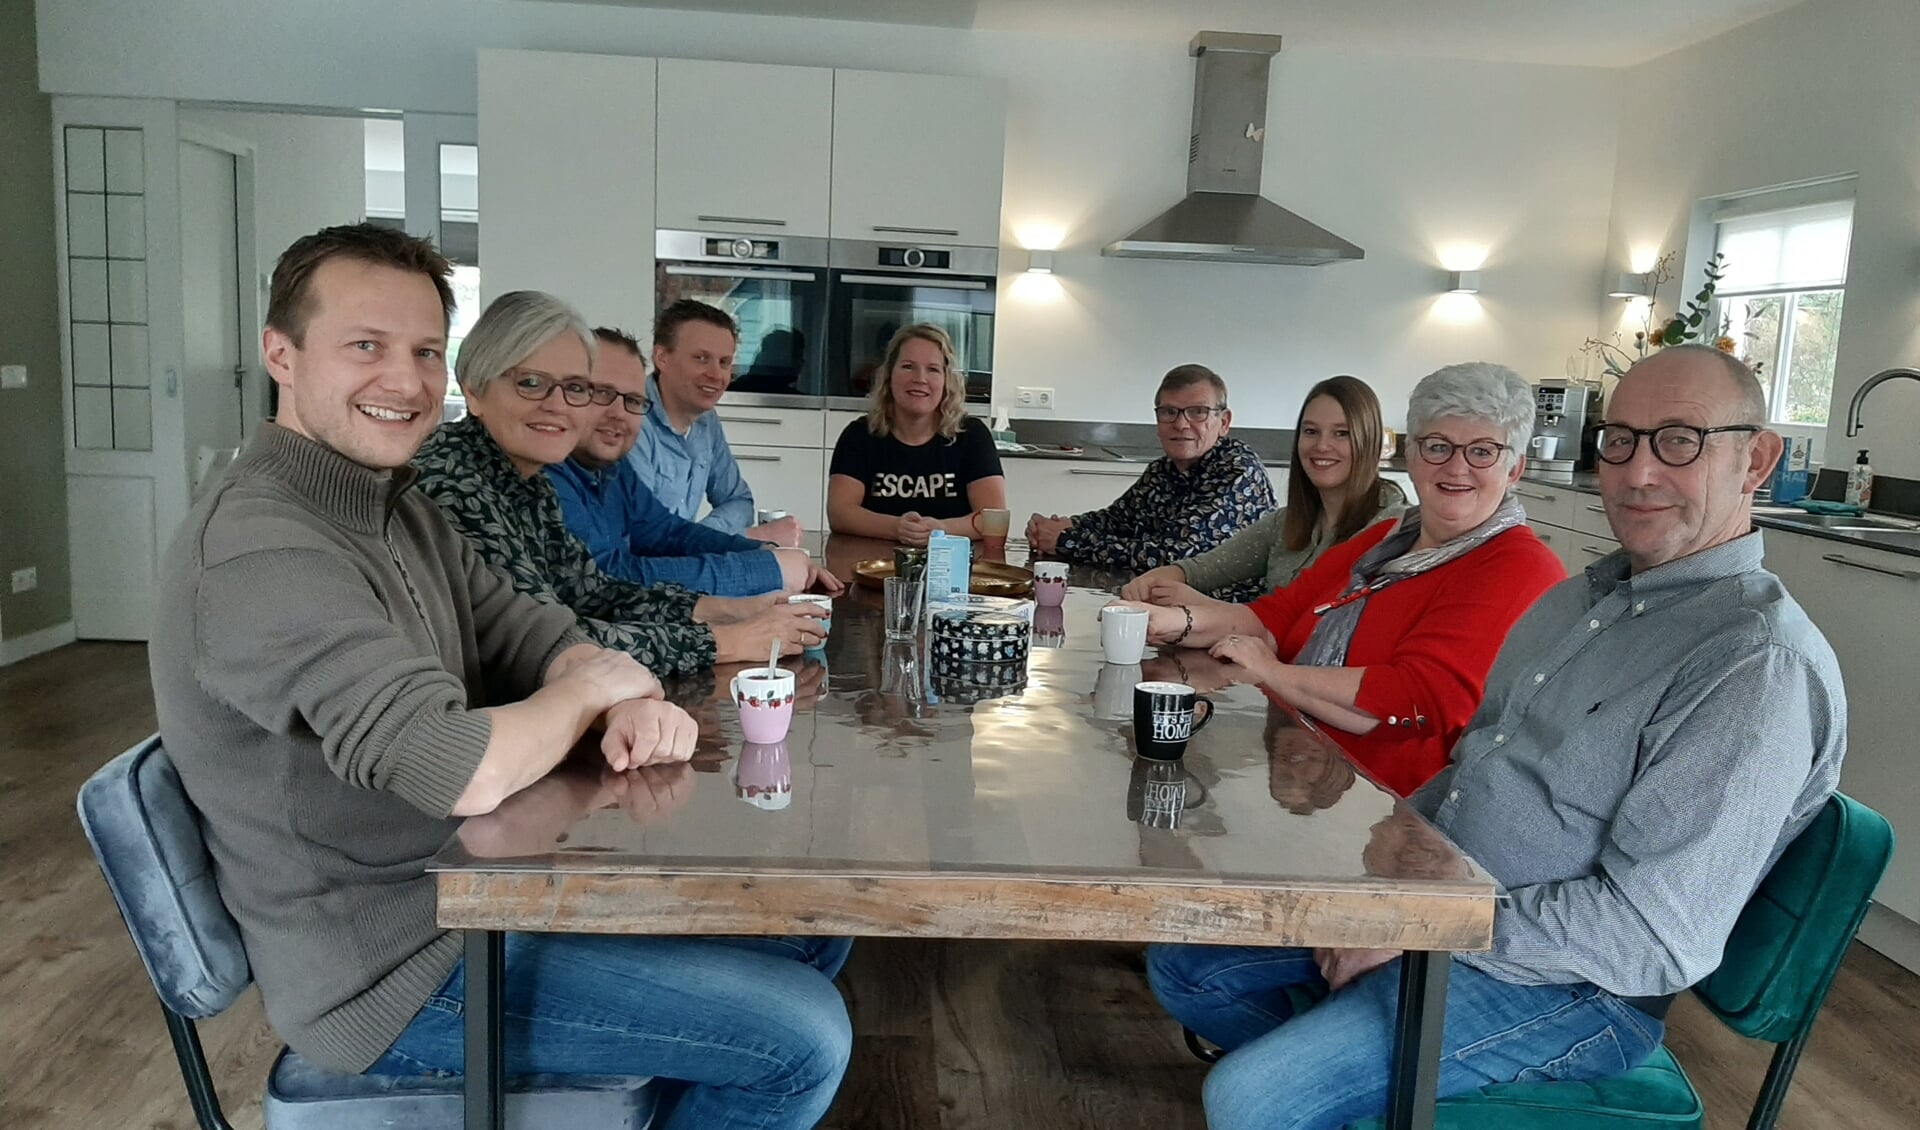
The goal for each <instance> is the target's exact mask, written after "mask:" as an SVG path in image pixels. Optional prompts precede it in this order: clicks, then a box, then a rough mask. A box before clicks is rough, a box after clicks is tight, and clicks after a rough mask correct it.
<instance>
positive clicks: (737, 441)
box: [714, 401, 824, 451]
mask: <svg viewBox="0 0 1920 1130" xmlns="http://www.w3.org/2000/svg"><path fill="white" fill-rule="evenodd" d="M714 415H715V416H716V417H718V418H719V420H720V426H721V427H722V428H723V429H724V430H725V431H726V433H727V444H728V446H730V447H738V446H740V445H741V444H746V445H747V446H749V447H810V448H813V449H814V450H816V451H817V450H819V448H820V446H821V442H820V434H821V433H820V428H821V417H822V416H823V415H824V413H823V412H822V411H821V410H820V409H818V408H762V407H756V406H752V405H743V406H740V407H735V406H733V405H731V404H727V403H726V402H724V401H722V402H721V404H720V407H718V408H716V409H714Z"/></svg>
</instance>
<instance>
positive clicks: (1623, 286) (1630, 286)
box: [1607, 271, 1647, 299]
mask: <svg viewBox="0 0 1920 1130" xmlns="http://www.w3.org/2000/svg"><path fill="white" fill-rule="evenodd" d="M1607 297H1608V298H1627V299H1633V298H1645V297H1647V275H1646V273H1645V272H1642V273H1639V274H1635V273H1634V272H1632V271H1622V272H1620V273H1619V274H1617V275H1615V276H1613V285H1612V286H1611V287H1608V288H1607Z"/></svg>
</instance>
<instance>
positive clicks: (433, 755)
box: [180, 549, 493, 817]
mask: <svg viewBox="0 0 1920 1130" xmlns="http://www.w3.org/2000/svg"><path fill="white" fill-rule="evenodd" d="M290 590H296V591H297V592H298V593H299V599H297V600H290V599H288V597H287V594H288V592H289V591H290ZM194 619H195V633H194V634H195V649H194V650H195V654H194V656H193V657H192V662H193V664H194V675H195V678H196V679H197V680H198V681H199V683H200V685H201V687H202V688H203V689H205V690H206V692H207V693H208V694H210V695H212V696H213V697H214V698H216V699H218V700H219V701H221V702H224V703H226V704H227V705H228V706H230V707H232V708H233V709H235V710H237V711H239V712H240V713H242V714H244V715H246V716H247V717H248V718H249V719H250V720H252V721H253V722H254V724H255V725H258V726H260V727H261V728H262V729H264V730H267V731H268V732H270V733H275V734H299V733H301V732H302V731H305V732H309V733H312V734H313V735H314V736H315V737H317V738H319V740H320V745H321V751H322V754H323V756H324V757H325V758H326V763H327V767H328V768H329V769H330V770H332V772H333V773H334V774H335V775H336V776H338V777H340V778H341V779H342V780H344V781H346V782H347V783H349V784H352V785H356V786H358V787H361V788H368V789H381V790H385V791H388V792H392V793H394V794H395V795H397V796H399V797H400V798H401V799H403V800H405V801H407V802H408V803H409V804H411V805H413V806H414V807H416V808H418V809H420V810H422V811H424V812H426V813H428V814H430V815H433V816H437V817H444V816H446V815H448V814H449V813H451V812H452V811H453V805H454V802H455V801H456V800H457V799H459V796H460V794H461V793H462V792H464V791H465V790H466V787H467V784H468V782H470V781H471V780H472V779H473V774H474V771H475V769H476V768H477V767H478V766H479V764H480V758H481V756H482V755H483V754H485V752H486V748H487V741H488V740H489V739H490V738H491V737H492V734H493V723H492V720H491V719H490V718H489V717H488V716H487V715H486V714H485V713H484V712H483V711H479V710H474V709H469V707H468V697H467V690H466V688H465V687H464V686H462V685H461V682H460V680H459V679H458V678H456V677H455V676H454V675H453V674H452V673H451V672H449V671H448V670H446V668H445V667H443V666H442V665H441V664H440V663H438V662H436V661H435V659H434V658H432V657H429V656H427V655H423V654H422V648H421V647H420V645H419V644H418V643H417V642H414V641H411V640H409V639H408V638H407V637H406V636H405V635H404V634H403V632H402V631H401V629H400V628H398V627H396V626H395V625H394V624H393V623H391V622H390V621H389V619H388V615H387V611H386V609H385V608H384V607H383V606H382V605H381V603H380V601H379V599H378V598H377V597H376V596H375V594H374V592H373V590H372V589H371V587H370V586H369V585H368V584H367V581H366V578H365V577H363V576H362V575H361V574H360V572H359V571H358V569H357V568H356V567H355V566H354V564H353V562H352V561H351V560H350V559H347V558H345V557H342V556H339V555H337V554H330V553H327V552H325V551H322V550H316V549H275V550H260V551H257V552H253V553H248V554H244V555H242V556H239V557H235V558H232V559H230V560H227V561H224V562H221V563H219V564H217V565H209V566H208V567H207V569H206V571H205V573H204V574H203V576H202V578H201V581H200V584H199V587H198V591H197V592H196V594H195V615H194ZM180 658H181V659H185V658H186V657H180Z"/></svg>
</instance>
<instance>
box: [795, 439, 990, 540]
mask: <svg viewBox="0 0 1920 1130" xmlns="http://www.w3.org/2000/svg"><path fill="white" fill-rule="evenodd" d="M829 473H830V474H835V475H846V476H848V477H849V478H854V479H858V480H860V485H861V486H864V487H866V488H867V497H866V498H865V499H864V500H863V501H862V502H861V505H862V506H864V507H866V508H867V509H868V510H871V511H873V512H874V513H876V514H890V515H893V516H895V517H898V516H899V515H901V514H905V513H907V512H908V511H913V512H914V513H917V514H921V515H924V516H926V517H928V518H941V519H944V518H964V517H966V516H967V515H968V514H971V513H973V504H972V503H971V502H969V501H967V484H969V483H971V482H973V481H974V480H976V479H988V478H992V477H993V476H995V475H998V474H1001V473H1002V472H1001V470H1000V453H999V452H998V451H995V450H994V448H993V434H992V433H991V432H989V431H987V426H986V425H985V424H983V423H981V422H980V421H979V420H978V419H977V418H975V417H973V416H968V417H967V418H966V420H965V421H964V422H963V423H962V424H961V425H960V434H958V435H956V436H954V437H953V438H952V439H951V440H949V439H946V438H944V437H942V436H934V437H933V439H932V440H930V441H929V442H927V443H923V444H921V445H920V446H918V447H913V446H910V445H908V444H904V443H901V442H900V441H899V440H897V439H895V438H893V437H892V436H877V435H874V434H873V433H872V432H871V431H869V430H867V421H866V417H864V416H863V417H861V418H860V419H858V420H855V421H853V422H852V423H850V424H848V425H847V428H846V430H845V431H843V432H841V433H840V439H839V441H838V442H836V443H835V444H834V445H833V466H832V467H831V468H830V469H829Z"/></svg>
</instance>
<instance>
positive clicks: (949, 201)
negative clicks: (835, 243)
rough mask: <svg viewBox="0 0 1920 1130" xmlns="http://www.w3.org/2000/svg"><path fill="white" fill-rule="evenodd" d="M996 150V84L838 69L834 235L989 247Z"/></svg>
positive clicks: (999, 92) (999, 131) (999, 101)
mask: <svg viewBox="0 0 1920 1130" xmlns="http://www.w3.org/2000/svg"><path fill="white" fill-rule="evenodd" d="M1005 152H1006V95H1005V92H1004V89H1003V88H1002V87H1001V85H1000V84H999V83H997V82H992V81H987V80H982V79H972V78H954V77H951V76H947V75H924V74H891V73H884V72H880V71H849V70H837V71H835V72H833V207H832V215H831V222H830V227H831V231H832V234H833V237H834V238H835V239H859V240H878V241H881V242H904V243H913V244H960V245H968V246H976V247H996V246H998V245H999V243H1000V186H1001V179H1002V177H1001V173H1002V166H1003V165H1004V163H1005Z"/></svg>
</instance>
